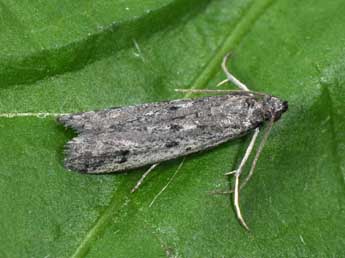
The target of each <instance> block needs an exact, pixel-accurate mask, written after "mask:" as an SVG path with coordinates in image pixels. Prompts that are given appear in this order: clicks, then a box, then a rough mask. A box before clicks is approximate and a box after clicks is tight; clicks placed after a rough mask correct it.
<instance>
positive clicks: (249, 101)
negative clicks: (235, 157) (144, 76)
mask: <svg viewBox="0 0 345 258" xmlns="http://www.w3.org/2000/svg"><path fill="white" fill-rule="evenodd" d="M226 60H227V56H225V57H224V60H223V63H222V67H223V70H224V72H225V74H226V76H227V79H226V80H225V81H223V82H221V84H223V83H224V82H227V81H230V82H233V83H234V84H236V85H237V86H239V87H240V89H241V90H239V91H230V92H229V91H225V92H226V94H224V95H220V96H206V97H202V98H196V99H179V100H172V101H163V102H156V103H149V104H140V105H133V106H127V107H116V108H109V109H104V110H99V111H89V112H81V113H75V114H67V115H63V116H60V117H58V122H59V123H61V124H63V125H64V126H65V127H70V128H73V129H74V130H75V131H76V132H77V133H78V134H79V135H78V136H77V137H75V138H73V139H72V140H70V141H69V142H68V143H67V144H66V146H65V160H64V163H65V167H66V168H67V169H69V170H73V171H79V172H83V173H88V174H101V173H111V172H119V171H124V170H129V169H135V168H139V167H143V166H146V165H152V167H151V168H154V167H155V166H156V165H157V164H159V163H160V162H162V161H166V160H171V159H175V158H178V157H182V156H186V155H189V154H192V153H195V152H199V151H205V150H207V149H210V148H214V147H216V146H218V145H220V144H222V143H224V142H227V141H229V140H232V139H235V138H239V137H242V136H244V135H246V134H248V133H250V132H252V131H255V133H254V135H253V138H252V141H251V143H250V145H249V147H248V149H247V151H246V154H245V156H244V157H243V159H242V162H241V164H240V166H239V168H238V169H237V170H235V171H233V172H231V173H229V174H234V175H235V178H236V181H235V189H234V203H235V207H236V212H237V216H238V218H239V220H240V221H241V223H242V225H244V226H245V227H246V228H248V227H247V225H246V224H245V222H244V220H243V218H242V215H241V212H240V209H239V203H238V202H239V201H238V191H239V184H238V182H239V176H240V175H241V172H242V169H243V166H244V164H245V162H246V160H247V159H248V156H249V154H250V152H251V150H252V149H253V145H254V142H255V140H256V137H257V135H258V133H259V128H260V126H261V125H263V124H264V123H265V122H266V121H270V122H271V124H273V122H275V121H277V120H279V118H280V117H281V115H282V114H283V113H284V112H285V111H286V110H287V108H288V103H287V101H284V100H281V99H279V98H278V97H274V96H271V95H268V94H264V93H257V92H252V91H249V90H248V88H247V87H246V86H245V85H244V84H242V83H241V82H240V81H239V80H237V79H236V78H235V77H234V76H233V75H232V74H230V73H229V72H228V70H227V69H226ZM208 92H214V91H208ZM216 92H219V91H216ZM262 146H263V145H262ZM262 146H261V147H262ZM261 147H259V149H262V148H261ZM259 152H260V151H258V153H259ZM257 156H258V155H257ZM256 160H257V158H255V159H254V162H255V163H256ZM151 168H150V169H149V170H148V172H149V171H150V170H151ZM146 174H147V173H145V174H144V177H145V175H146ZM250 174H251V173H250ZM248 179H249V178H247V179H246V181H247V180H248ZM141 181H142V179H141ZM246 181H245V183H246ZM138 185H139V184H137V186H138ZM137 186H136V188H137Z"/></svg>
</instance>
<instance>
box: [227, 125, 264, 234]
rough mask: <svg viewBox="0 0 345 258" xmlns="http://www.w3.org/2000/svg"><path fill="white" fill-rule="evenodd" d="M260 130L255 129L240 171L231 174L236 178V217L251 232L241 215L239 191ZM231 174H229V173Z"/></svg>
mask: <svg viewBox="0 0 345 258" xmlns="http://www.w3.org/2000/svg"><path fill="white" fill-rule="evenodd" d="M259 132H260V130H259V128H258V127H257V128H256V129H255V132H254V134H253V136H252V139H251V140H250V143H249V145H248V147H247V150H246V152H245V154H244V156H243V158H242V160H241V163H240V165H239V167H238V169H236V170H235V172H234V171H232V172H230V174H232V175H234V177H235V187H234V207H235V210H236V215H237V218H238V220H239V221H240V223H241V224H242V225H243V227H245V228H246V229H247V230H249V227H248V226H247V224H246V223H245V221H244V219H243V216H242V213H241V208H240V200H239V199H240V197H239V191H240V188H239V185H240V176H241V174H242V171H243V167H244V165H245V164H246V162H247V160H248V158H249V156H250V154H251V153H252V151H253V148H254V144H255V141H256V139H257V137H258V135H259ZM227 174H229V173H227Z"/></svg>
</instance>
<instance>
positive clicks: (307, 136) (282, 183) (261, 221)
mask: <svg viewBox="0 0 345 258" xmlns="http://www.w3.org/2000/svg"><path fill="white" fill-rule="evenodd" d="M113 2H114V1H107V0H102V1H97V4H96V2H95V3H93V2H92V3H91V2H90V3H89V2H85V1H72V2H70V1H49V2H42V1H34V2H33V1H20V2H18V1H7V3H1V4H0V17H1V22H2V25H1V28H0V34H1V37H0V46H1V48H0V49H1V50H0V78H1V85H0V114H1V118H0V139H1V144H0V153H1V158H0V194H1V197H2V198H1V206H0V207H1V208H0V217H1V220H0V242H1V248H0V256H1V257H85V256H86V257H160V256H163V257H164V256H167V257H339V256H343V255H344V250H343V247H344V245H345V237H344V233H343V232H345V224H344V217H345V209H344V208H345V201H344V198H345V163H344V158H343V157H344V156H345V131H344V128H345V116H344V109H345V102H344V99H345V90H344V89H345V61H344V56H345V48H344V42H345V31H344V29H343V28H344V25H345V16H344V15H343V13H344V11H345V4H344V2H343V1H342V0H334V1H331V2H326V1H321V0H317V1H311V0H307V1H297V0H292V1H291V0H282V1H269V0H261V1H250V0H246V1H239V0H232V1H229V0H217V1H206V0H204V1H196V0H195V1H188V2H187V1H182V0H175V1H174V0H164V1H153V0H145V1H143V0H140V1H139V0H131V1H116V3H113ZM229 50H233V51H234V55H233V58H232V59H231V62H230V65H229V68H230V69H231V71H232V72H233V73H234V74H235V75H236V76H237V77H238V78H239V79H241V81H243V82H244V83H246V84H247V85H248V86H249V88H250V89H252V90H256V91H261V92H266V93H270V94H272V95H276V96H279V97H281V98H282V99H286V100H288V101H289V111H288V112H287V113H285V114H284V116H283V117H282V119H281V120H280V121H279V122H277V123H276V125H275V127H274V129H273V132H272V134H271V136H270V137H269V140H268V142H267V144H266V146H265V149H264V151H263V153H262V155H261V157H260V159H259V162H258V166H257V169H256V171H255V175H254V177H253V179H252V180H251V181H250V183H249V184H248V186H247V187H246V188H245V189H244V190H243V191H242V192H241V206H242V210H243V213H244V217H245V218H246V221H247V223H248V224H249V226H250V228H251V232H249V233H248V232H246V231H245V230H244V229H243V228H242V227H241V226H240V225H239V223H238V221H237V220H236V216H235V213H234V210H233V207H232V200H231V199H230V196H219V195H211V194H209V192H211V191H213V190H217V189H218V190H222V189H229V188H230V185H231V182H230V181H228V180H227V179H226V178H225V177H224V176H223V174H224V173H225V172H228V171H231V170H233V169H234V168H236V165H237V164H238V162H239V160H240V158H241V156H242V155H243V153H244V151H245V148H246V145H247V144H248V137H247V138H246V137H245V138H243V139H239V140H236V141H233V142H229V143H227V144H225V145H222V146H220V147H218V148H216V149H214V150H210V151H207V152H204V153H200V154H197V155H192V156H188V157H186V158H185V159H179V160H174V161H169V162H165V163H163V164H161V165H160V166H159V167H158V168H157V169H156V170H155V171H154V172H153V173H152V174H151V175H150V176H149V178H148V179H146V181H145V182H144V184H143V185H142V187H141V188H140V189H139V191H138V192H137V193H135V194H130V189H131V188H132V187H133V186H134V185H135V183H136V181H137V180H138V179H139V178H140V176H141V174H142V173H143V172H144V171H145V169H146V168H143V169H141V170H136V171H131V172H128V173H125V174H109V175H102V176H92V175H83V174H78V173H73V172H68V171H66V170H65V169H64V168H63V164H62V163H63V146H64V144H65V143H66V142H67V141H68V140H69V139H70V138H72V137H73V133H72V132H71V131H69V130H65V129H64V128H63V127H62V126H60V125H58V124H57V122H56V121H55V119H54V117H52V116H50V115H49V114H52V113H68V112H80V111H87V110H94V109H102V108H108V107H111V106H122V105H130V104H139V103H146V102H151V101H160V100H166V99H176V98H183V97H185V95H181V94H180V93H176V92H174V89H175V88H195V89H197V88H200V89H202V88H212V87H214V85H215V84H216V83H218V82H219V81H221V80H222V79H224V75H223V74H222V72H221V70H220V62H221V59H222V57H223V56H224V54H225V53H227V52H228V51H229ZM229 87H230V86H229ZM28 112H32V113H47V114H48V115H47V116H43V115H41V116H36V115H34V114H32V115H30V114H29V116H27V117H21V116H19V115H18V114H19V113H28ZM167 183H169V185H168V187H167V188H166V189H165V190H164V191H163V192H162V193H161V194H159V193H160V191H161V190H162V189H163V188H164V186H165V185H166V184H167ZM158 194H159V195H158Z"/></svg>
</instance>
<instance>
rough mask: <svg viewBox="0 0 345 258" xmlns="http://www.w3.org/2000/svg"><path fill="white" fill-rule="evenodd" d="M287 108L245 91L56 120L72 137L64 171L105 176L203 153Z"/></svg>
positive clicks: (66, 150)
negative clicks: (104, 174) (75, 133)
mask: <svg viewBox="0 0 345 258" xmlns="http://www.w3.org/2000/svg"><path fill="white" fill-rule="evenodd" d="M287 108H288V104H287V102H286V101H283V100H281V99H279V98H277V97H274V96H271V95H267V94H262V93H255V92H250V91H235V92H230V93H228V94H225V95H221V96H207V97H203V98H196V99H179V100H172V101H163V102H157V103H149V104H141V105H133V106H127V107H118V108H109V109H104V110H99V111H89V112H81V113H75V114H68V115H63V116H60V117H58V122H60V123H61V124H63V125H64V126H66V127H70V128H73V129H74V130H75V131H76V132H77V133H78V136H76V137H75V138H73V139H72V140H70V141H69V142H68V143H67V144H66V146H65V161H64V163H65V167H66V168H67V169H69V170H73V171H80V172H85V173H110V172H118V171H124V170H128V169H134V168H139V167H142V166H145V165H150V164H156V163H160V162H162V161H165V160H171V159H175V158H178V157H181V156H186V155H188V154H191V153H195V152H199V151H204V150H207V149H210V148H213V147H215V146H217V145H219V144H222V143H224V142H226V141H229V140H231V139H235V138H238V137H241V136H243V135H246V134H248V133H250V132H251V131H252V130H253V129H255V128H257V127H260V125H262V124H263V123H264V122H265V121H268V120H271V119H272V118H273V119H274V120H275V121H277V120H278V119H279V118H280V116H281V114H282V113H284V112H285V111H286V110H287Z"/></svg>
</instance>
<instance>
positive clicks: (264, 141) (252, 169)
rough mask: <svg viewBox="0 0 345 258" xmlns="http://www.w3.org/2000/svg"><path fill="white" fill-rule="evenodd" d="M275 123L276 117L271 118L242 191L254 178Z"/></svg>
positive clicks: (243, 183) (242, 185)
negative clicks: (258, 162) (257, 164)
mask: <svg viewBox="0 0 345 258" xmlns="http://www.w3.org/2000/svg"><path fill="white" fill-rule="evenodd" d="M273 123H274V117H272V118H271V120H270V122H269V124H268V126H267V129H266V130H265V134H264V136H263V138H262V140H261V142H260V145H259V147H258V150H257V151H256V153H255V157H254V159H253V162H252V166H251V168H250V170H249V173H248V175H247V177H246V178H245V179H244V181H243V182H242V184H241V187H240V189H242V188H243V187H244V186H245V185H246V184H247V183H248V181H249V180H250V178H251V177H252V176H253V174H254V171H255V167H256V163H257V161H258V159H259V157H260V154H261V152H262V149H263V148H264V146H265V143H266V142H267V139H268V136H269V134H270V132H271V129H272V127H273Z"/></svg>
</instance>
